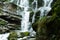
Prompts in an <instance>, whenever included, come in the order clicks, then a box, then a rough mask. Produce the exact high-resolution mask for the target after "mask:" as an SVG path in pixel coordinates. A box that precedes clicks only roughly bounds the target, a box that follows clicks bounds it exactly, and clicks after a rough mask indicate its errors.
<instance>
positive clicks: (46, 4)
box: [39, 0, 53, 19]
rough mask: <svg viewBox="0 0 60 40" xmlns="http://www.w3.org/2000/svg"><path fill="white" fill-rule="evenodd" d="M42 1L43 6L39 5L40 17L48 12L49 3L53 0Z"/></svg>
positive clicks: (49, 8)
mask: <svg viewBox="0 0 60 40" xmlns="http://www.w3.org/2000/svg"><path fill="white" fill-rule="evenodd" d="M43 1H44V5H43V7H40V8H39V10H40V12H41V13H40V19H41V18H42V17H43V16H47V14H48V12H49V11H50V10H51V3H52V2H53V0H43Z"/></svg>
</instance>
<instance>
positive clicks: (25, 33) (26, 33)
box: [20, 32, 30, 37]
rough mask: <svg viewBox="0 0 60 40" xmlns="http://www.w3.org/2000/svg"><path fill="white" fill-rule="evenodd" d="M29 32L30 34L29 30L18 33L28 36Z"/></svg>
mask: <svg viewBox="0 0 60 40" xmlns="http://www.w3.org/2000/svg"><path fill="white" fill-rule="evenodd" d="M29 34H30V33H29V32H21V33H20V35H21V37H24V36H29Z"/></svg>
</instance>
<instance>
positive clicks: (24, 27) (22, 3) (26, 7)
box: [0, 0, 53, 40]
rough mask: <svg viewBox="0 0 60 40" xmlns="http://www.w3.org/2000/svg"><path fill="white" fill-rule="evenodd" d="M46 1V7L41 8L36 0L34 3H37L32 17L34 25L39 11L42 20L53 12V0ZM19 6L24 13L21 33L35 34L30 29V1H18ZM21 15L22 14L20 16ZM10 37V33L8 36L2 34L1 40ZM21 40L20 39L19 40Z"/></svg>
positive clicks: (0, 35)
mask: <svg viewBox="0 0 60 40" xmlns="http://www.w3.org/2000/svg"><path fill="white" fill-rule="evenodd" d="M12 1H13V0H11V1H10V2H12ZM43 1H44V5H43V6H42V7H40V8H37V6H38V5H37V0H34V1H33V2H32V5H33V4H34V3H36V5H35V7H34V8H32V10H33V12H34V15H33V17H32V23H34V21H35V15H36V12H37V10H39V11H41V13H40V18H41V17H43V16H44V15H45V16H47V14H48V12H49V11H50V10H51V3H52V1H53V0H43ZM17 5H18V6H20V7H21V8H22V9H23V11H22V12H21V14H23V15H22V21H21V31H22V32H29V31H30V32H31V34H33V33H34V31H33V29H32V28H30V30H29V27H31V26H30V22H29V17H30V16H29V15H30V11H28V10H29V1H28V0H17ZM19 15H20V14H19ZM31 34H30V35H31ZM8 36H9V33H7V34H0V40H7V37H8ZM19 40H20V39H19Z"/></svg>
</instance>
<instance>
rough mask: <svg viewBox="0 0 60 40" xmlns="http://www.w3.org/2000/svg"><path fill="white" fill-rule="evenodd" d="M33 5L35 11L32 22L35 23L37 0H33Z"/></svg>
mask: <svg viewBox="0 0 60 40" xmlns="http://www.w3.org/2000/svg"><path fill="white" fill-rule="evenodd" d="M32 5H33V9H32V10H33V12H34V15H33V17H32V23H34V21H35V15H36V12H37V0H34V1H33V2H32Z"/></svg>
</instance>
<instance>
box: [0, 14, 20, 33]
mask: <svg viewBox="0 0 60 40" xmlns="http://www.w3.org/2000/svg"><path fill="white" fill-rule="evenodd" d="M0 18H1V19H0V33H6V32H10V31H11V30H19V29H20V19H19V18H16V17H11V16H7V15H0Z"/></svg>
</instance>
